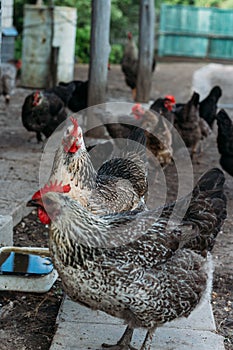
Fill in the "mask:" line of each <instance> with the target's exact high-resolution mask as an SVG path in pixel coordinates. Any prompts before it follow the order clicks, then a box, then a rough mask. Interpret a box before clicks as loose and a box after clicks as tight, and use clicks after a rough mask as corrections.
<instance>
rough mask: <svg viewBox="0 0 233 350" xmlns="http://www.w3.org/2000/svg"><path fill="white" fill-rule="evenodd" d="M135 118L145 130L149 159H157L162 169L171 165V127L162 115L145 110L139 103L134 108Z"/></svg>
mask: <svg viewBox="0 0 233 350" xmlns="http://www.w3.org/2000/svg"><path fill="white" fill-rule="evenodd" d="M132 113H133V115H134V117H135V118H136V119H137V120H138V122H139V125H140V127H141V128H142V129H144V130H145V136H146V147H147V149H148V150H149V151H150V152H151V153H149V159H151V160H152V161H153V160H154V159H153V158H155V159H157V161H158V162H159V164H160V165H161V166H162V167H165V166H166V165H168V164H170V163H171V161H172V156H173V149H172V134H171V131H170V125H168V123H167V122H166V119H164V118H163V116H161V115H160V114H158V113H156V112H155V111H153V110H151V109H148V110H146V109H144V108H143V107H142V106H141V105H140V104H139V103H137V104H136V105H135V106H134V107H133V108H132Z"/></svg>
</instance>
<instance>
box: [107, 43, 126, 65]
mask: <svg viewBox="0 0 233 350" xmlns="http://www.w3.org/2000/svg"><path fill="white" fill-rule="evenodd" d="M122 56H123V46H122V45H120V44H113V45H111V52H110V55H109V62H110V63H120V62H121V59H122Z"/></svg>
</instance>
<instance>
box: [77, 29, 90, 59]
mask: <svg viewBox="0 0 233 350" xmlns="http://www.w3.org/2000/svg"><path fill="white" fill-rule="evenodd" d="M90 36H91V25H90V24H86V25H85V26H83V27H81V28H79V27H78V28H77V30H76V45H75V57H76V58H77V59H78V62H79V63H89V58H90Z"/></svg>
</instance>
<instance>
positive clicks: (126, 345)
mask: <svg viewBox="0 0 233 350" xmlns="http://www.w3.org/2000/svg"><path fill="white" fill-rule="evenodd" d="M133 331H134V329H133V328H131V327H129V326H127V328H126V330H125V332H124V334H123V335H122V337H121V339H120V340H119V341H118V342H117V343H116V344H115V345H111V344H105V343H104V344H102V347H103V348H108V349H111V350H129V349H130V350H137V349H135V348H134V347H132V346H131V345H130V342H131V339H132V336H133Z"/></svg>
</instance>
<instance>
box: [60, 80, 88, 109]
mask: <svg viewBox="0 0 233 350" xmlns="http://www.w3.org/2000/svg"><path fill="white" fill-rule="evenodd" d="M59 86H64V87H67V88H68V89H69V86H73V88H72V90H73V91H72V93H71V96H70V98H69V101H68V103H67V107H68V108H69V109H70V110H71V111H72V112H78V111H81V110H82V109H85V108H87V99H88V80H86V81H81V80H72V81H70V82H68V83H64V82H59Z"/></svg>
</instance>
